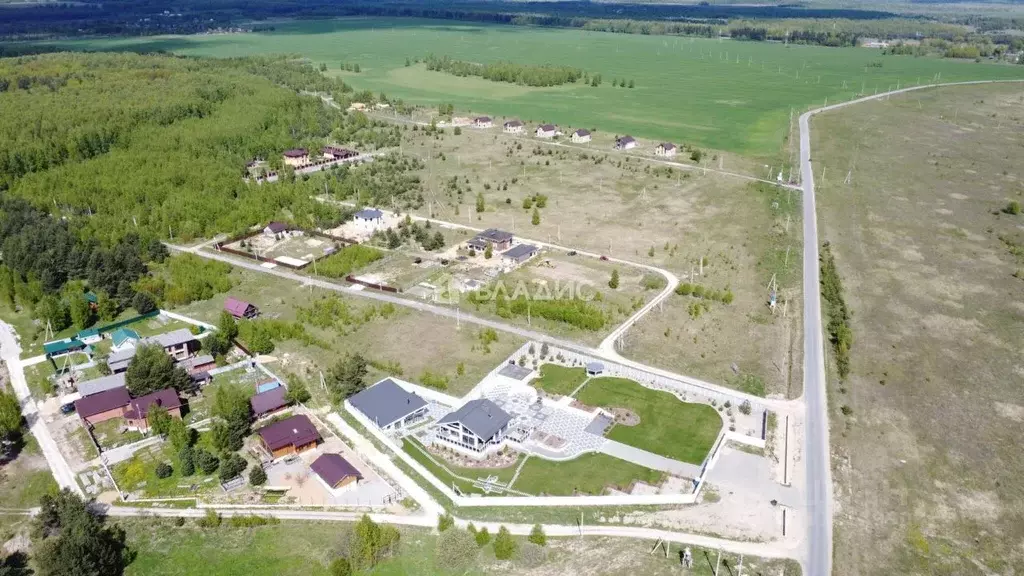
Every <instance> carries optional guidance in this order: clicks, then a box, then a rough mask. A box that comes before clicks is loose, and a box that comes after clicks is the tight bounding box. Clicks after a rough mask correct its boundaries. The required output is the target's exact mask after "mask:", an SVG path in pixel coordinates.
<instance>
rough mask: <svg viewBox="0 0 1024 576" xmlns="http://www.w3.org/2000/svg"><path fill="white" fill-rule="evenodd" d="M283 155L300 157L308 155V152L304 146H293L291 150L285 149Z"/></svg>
mask: <svg viewBox="0 0 1024 576" xmlns="http://www.w3.org/2000/svg"><path fill="white" fill-rule="evenodd" d="M284 155H285V157H286V158H302V157H303V156H309V152H308V151H307V150H306V149H305V148H294V149H292V150H285V151H284Z"/></svg>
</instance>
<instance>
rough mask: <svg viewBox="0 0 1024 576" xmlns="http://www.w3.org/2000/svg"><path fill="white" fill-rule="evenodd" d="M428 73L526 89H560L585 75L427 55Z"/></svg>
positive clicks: (566, 68) (544, 67)
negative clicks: (469, 78) (520, 86)
mask: <svg viewBox="0 0 1024 576" xmlns="http://www.w3.org/2000/svg"><path fill="white" fill-rule="evenodd" d="M423 61H424V62H425V63H426V65H427V70H433V71H437V72H447V73H448V74H453V75H455V76H479V77H481V78H484V79H485V80H491V81H494V82H509V83H511V84H522V85H525V86H559V85H561V84H571V83H573V82H576V81H578V80H579V79H580V78H582V77H583V75H584V72H583V70H580V69H579V68H573V67H571V66H554V65H550V64H544V65H540V66H537V65H532V64H516V63H514V62H493V63H490V64H479V63H476V62H465V61H463V60H455V59H453V58H451V57H450V56H435V55H433V54H430V55H428V56H427V57H426V58H425V59H424V60H423Z"/></svg>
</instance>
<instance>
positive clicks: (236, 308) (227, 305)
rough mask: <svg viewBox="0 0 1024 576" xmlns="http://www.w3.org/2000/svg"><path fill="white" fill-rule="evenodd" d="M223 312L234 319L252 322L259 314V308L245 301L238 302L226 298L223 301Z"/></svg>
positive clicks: (234, 299) (237, 300) (229, 297)
mask: <svg viewBox="0 0 1024 576" xmlns="http://www.w3.org/2000/svg"><path fill="white" fill-rule="evenodd" d="M224 310H226V311H227V313H228V314H231V315H232V316H234V317H235V318H245V319H247V320H252V319H253V318H255V317H256V316H259V313H260V309H259V308H257V307H255V306H253V305H252V304H250V303H248V302H246V301H245V300H239V299H238V298H234V297H232V296H228V299H227V300H225V301H224Z"/></svg>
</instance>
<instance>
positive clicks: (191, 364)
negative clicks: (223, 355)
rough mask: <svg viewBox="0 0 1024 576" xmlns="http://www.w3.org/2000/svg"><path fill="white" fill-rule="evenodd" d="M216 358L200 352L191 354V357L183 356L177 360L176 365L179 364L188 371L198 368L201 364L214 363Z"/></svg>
mask: <svg viewBox="0 0 1024 576" xmlns="http://www.w3.org/2000/svg"><path fill="white" fill-rule="evenodd" d="M216 363H217V360H216V359H215V358H214V357H213V356H211V355H209V354H200V355H198V356H193V357H192V358H185V359H184V360H181V361H179V362H178V366H181V367H182V368H184V369H185V370H188V371H189V372H191V371H193V370H195V369H196V368H199V367H201V366H209V365H210V364H216Z"/></svg>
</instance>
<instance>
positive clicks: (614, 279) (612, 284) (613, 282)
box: [608, 268, 619, 290]
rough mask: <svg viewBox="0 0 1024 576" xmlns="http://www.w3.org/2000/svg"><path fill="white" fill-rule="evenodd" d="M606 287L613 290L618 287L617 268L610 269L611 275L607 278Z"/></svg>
mask: <svg viewBox="0 0 1024 576" xmlns="http://www.w3.org/2000/svg"><path fill="white" fill-rule="evenodd" d="M608 287H609V288H611V289H612V290H615V289H617V288H618V287H619V269H618V268H616V269H614V270H612V277H611V278H610V279H609V280H608Z"/></svg>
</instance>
